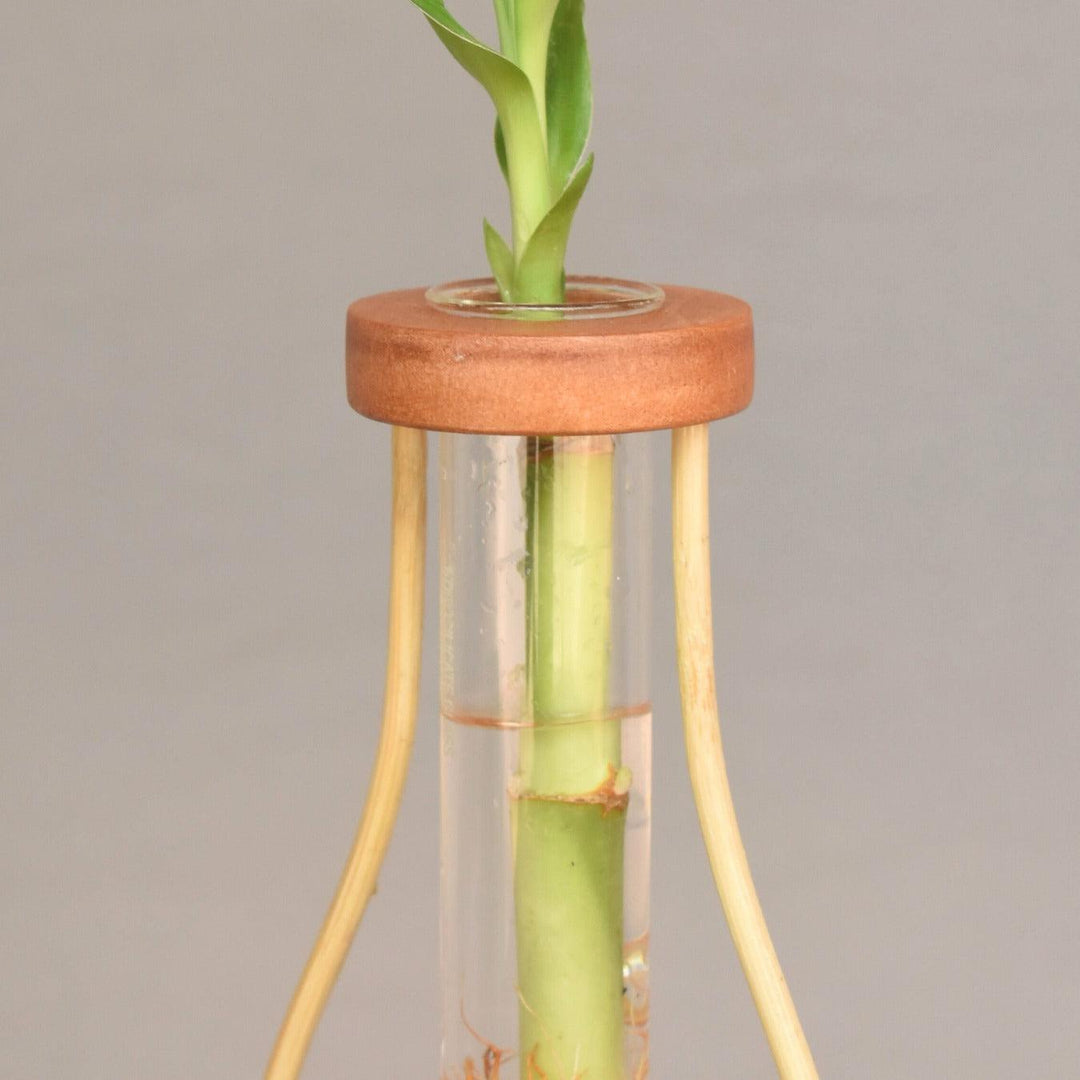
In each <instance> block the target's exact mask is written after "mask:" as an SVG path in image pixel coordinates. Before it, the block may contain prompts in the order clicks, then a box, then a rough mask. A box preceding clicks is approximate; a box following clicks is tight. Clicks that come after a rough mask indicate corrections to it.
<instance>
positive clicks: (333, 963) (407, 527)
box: [265, 427, 427, 1080]
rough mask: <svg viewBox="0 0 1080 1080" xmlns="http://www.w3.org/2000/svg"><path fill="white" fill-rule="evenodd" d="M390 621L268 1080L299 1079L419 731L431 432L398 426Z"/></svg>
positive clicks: (366, 896)
mask: <svg viewBox="0 0 1080 1080" xmlns="http://www.w3.org/2000/svg"><path fill="white" fill-rule="evenodd" d="M392 443H393V451H392V455H393V508H392V511H391V534H392V541H391V542H392V551H391V559H390V621H389V631H388V635H387V637H388V648H387V657H386V684H385V691H384V696H383V720H382V733H381V735H380V737H379V747H378V751H377V752H376V756H375V765H374V768H373V770H372V776H371V782H370V785H369V787H368V794H367V800H366V801H365V803H364V812H363V816H362V818H361V820H360V826H359V828H358V830H357V833H356V838H355V840H354V841H353V847H352V850H351V851H350V852H349V857H348V860H347V862H346V864H345V869H344V871H343V873H342V875H341V880H340V881H339V883H338V887H337V891H336V892H335V894H334V898H333V901H332V902H331V904H330V908H329V910H328V911H327V913H326V918H325V920H324V921H323V925H322V929H321V930H320V931H319V936H318V938H317V939H316V941H315V946H314V948H313V949H312V951H311V956H310V957H309V959H308V962H307V966H306V967H305V968H304V973H303V974H302V975H301V977H300V982H299V984H298V985H297V987H296V991H295V993H294V994H293V998H292V1002H291V1003H290V1005H289V1009H288V1012H287V1013H286V1014H285V1019H284V1021H283V1022H282V1025H281V1030H280V1032H279V1033H278V1037H277V1042H276V1043H275V1045H274V1050H273V1053H272V1054H271V1056H270V1062H269V1064H268V1065H267V1068H266V1073H265V1077H266V1080H295V1078H296V1077H297V1076H299V1074H300V1069H301V1067H302V1066H303V1062H304V1056H305V1055H306V1053H307V1050H308V1046H309V1045H310V1043H311V1038H312V1035H313V1034H314V1032H315V1028H316V1026H317V1024H318V1022H319V1017H320V1016H321V1015H322V1011H323V1007H324V1006H325V1004H326V1001H327V999H328V998H329V996H330V991H331V990H332V989H333V986H334V982H335V981H336V979H337V976H338V972H339V971H340V970H341V966H342V964H343V963H344V962H345V956H346V954H347V953H348V951H349V946H350V945H351V944H352V939H353V936H354V935H355V933H356V929H357V927H358V926H359V925H360V920H361V918H362V917H363V914H364V909H365V908H366V907H367V904H368V901H369V900H370V899H371V897H372V895H373V894H374V892H375V884H376V879H377V878H378V874H379V868H380V867H381V866H382V861H383V856H384V855H385V854H386V848H387V845H388V844H389V842H390V834H391V832H392V831H393V828H394V819H395V818H396V817H397V811H398V806H399V805H400V803H401V793H402V790H403V789H404V786H405V776H406V773H407V772H408V767H409V758H410V756H411V753H412V745H413V736H414V733H415V730H416V709H417V698H418V695H419V684H420V639H421V627H422V622H423V614H424V532H425V486H426V457H427V447H426V437H425V434H424V432H423V431H416V430H413V429H410V428H399V427H395V428H394V429H393V434H392Z"/></svg>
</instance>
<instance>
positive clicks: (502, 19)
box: [495, 0, 517, 60]
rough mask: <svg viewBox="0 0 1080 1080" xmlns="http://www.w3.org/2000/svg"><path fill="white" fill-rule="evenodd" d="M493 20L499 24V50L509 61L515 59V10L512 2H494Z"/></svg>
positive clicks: (509, 0) (507, 0)
mask: <svg viewBox="0 0 1080 1080" xmlns="http://www.w3.org/2000/svg"><path fill="white" fill-rule="evenodd" d="M495 19H496V21H497V22H498V24H499V48H500V49H501V50H502V54H503V56H505V57H508V58H509V59H510V60H514V59H516V57H517V36H516V35H517V32H516V30H515V23H516V21H517V10H516V5H515V3H514V0H495Z"/></svg>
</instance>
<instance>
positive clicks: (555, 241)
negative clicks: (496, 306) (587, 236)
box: [514, 154, 593, 304]
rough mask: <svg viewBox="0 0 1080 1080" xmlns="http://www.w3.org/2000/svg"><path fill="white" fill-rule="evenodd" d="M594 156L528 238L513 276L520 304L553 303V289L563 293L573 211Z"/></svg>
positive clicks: (515, 291)
mask: <svg viewBox="0 0 1080 1080" xmlns="http://www.w3.org/2000/svg"><path fill="white" fill-rule="evenodd" d="M592 169H593V155H592V154H590V155H589V156H588V157H587V158H586V159H585V163H584V164H583V165H582V166H581V168H580V169H579V170H578V171H577V172H576V173H575V174H574V176H573V177H572V178H571V180H570V182H569V183H568V184H567V185H566V187H565V188H564V189H563V193H562V194H561V195H560V196H559V198H558V200H557V201H556V203H555V205H554V206H553V207H552V208H551V210H549V211H548V213H547V215H546V216H545V218H544V219H543V221H541V222H540V224H539V225H538V226H537V227H536V231H535V232H534V233H533V234H532V236H530V237H529V241H528V243H527V244H526V245H525V250H524V252H523V254H522V256H521V258H520V259H519V260H518V265H517V272H516V274H515V275H514V300H515V301H516V302H517V303H519V304H537V303H539V304H545V303H551V298H552V293H553V290H557V291H558V292H561V291H562V290H561V284H562V281H563V262H564V261H565V259H566V244H567V240H568V239H569V237H570V226H571V225H572V224H573V221H574V213H575V211H576V210H577V208H578V203H579V202H581V196H582V195H583V194H584V193H585V186H586V185H587V184H588V182H589V177H590V176H592Z"/></svg>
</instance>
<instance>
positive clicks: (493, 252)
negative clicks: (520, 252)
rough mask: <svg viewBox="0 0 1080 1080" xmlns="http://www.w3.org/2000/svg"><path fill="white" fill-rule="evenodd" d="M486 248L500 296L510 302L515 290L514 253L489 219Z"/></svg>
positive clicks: (485, 225)
mask: <svg viewBox="0 0 1080 1080" xmlns="http://www.w3.org/2000/svg"><path fill="white" fill-rule="evenodd" d="M484 248H485V249H486V250H487V257H488V262H489V263H491V272H492V273H493V274H494V275H495V283H496V284H497V285H498V286H499V295H500V296H501V297H502V298H503V300H506V301H509V300H510V299H512V297H513V290H514V253H513V252H512V251H511V250H510V248H509V246H508V245H507V243H506V241H505V240H504V239H503V238H502V237H501V236H500V235H499V232H498V230H497V229H496V228H495V226H494V225H492V224H491V222H490V221H488V219H487V218H484Z"/></svg>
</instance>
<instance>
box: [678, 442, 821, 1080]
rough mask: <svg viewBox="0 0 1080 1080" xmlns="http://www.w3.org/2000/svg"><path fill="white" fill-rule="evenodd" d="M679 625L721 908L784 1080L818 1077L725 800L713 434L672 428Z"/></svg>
mask: <svg viewBox="0 0 1080 1080" xmlns="http://www.w3.org/2000/svg"><path fill="white" fill-rule="evenodd" d="M671 478H672V523H673V528H674V555H675V622H676V636H677V646H678V659H679V685H680V687H681V690H682V701H683V727H684V734H685V738H686V755H687V758H688V763H689V767H690V781H691V785H692V786H693V789H694V800H695V802H696V803H697V809H698V816H699V817H700V819H701V831H702V834H703V836H704V838H705V847H706V850H707V851H708V854H709V862H710V863H711V864H712V871H713V878H714V879H715V881H716V888H717V891H718V892H719V893H720V901H721V903H722V904H723V907H724V914H725V915H726V917H727V922H728V927H729V928H730V930H731V937H732V939H733V941H734V943H735V949H736V952H737V953H738V955H739V961H740V963H741V964H742V968H743V972H744V973H745V975H746V980H747V982H748V983H749V984H750V993H751V994H752V996H753V998H754V1004H755V1006H756V1007H757V1011H758V1015H759V1016H760V1017H761V1023H762V1026H763V1027H764V1029H765V1037H766V1038H767V1039H768V1042H769V1048H770V1049H771V1050H772V1054H773V1058H774V1059H775V1061H776V1068H777V1071H778V1073H779V1075H780V1077H781V1080H817V1069H816V1068H815V1067H814V1060H813V1057H812V1056H811V1054H810V1047H809V1045H808V1044H807V1041H806V1036H805V1035H804V1034H803V1029H802V1025H801V1024H800V1023H799V1017H798V1015H797V1014H796V1012H795V1004H794V1002H793V1001H792V998H791V992H790V991H789V989H788V986H787V982H786V981H785V979H784V973H783V972H782V971H781V970H780V962H779V960H778V959H777V957H776V950H775V949H774V948H773V944H772V940H771V939H770V937H769V929H768V927H767V926H766V925H765V916H764V915H763V914H762V911H761V904H760V902H759V901H758V898H757V893H756V892H755V890H754V882H753V879H752V877H751V875H750V866H749V863H748V862H747V860H746V852H745V850H744V848H743V843H742V838H741V837H740V835H739V825H738V822H737V820H736V818H735V806H734V804H733V802H732V799H731V788H730V786H729V784H728V778H727V770H726V767H725V765H724V751H723V745H722V743H721V739H720V719H719V711H718V708H717V703H716V673H715V671H714V669H713V629H712V600H711V596H712V594H711V591H710V590H711V585H710V572H709V432H708V428H707V426H705V425H703V424H702V425H698V426H696V427H688V428H678V429H676V430H675V431H674V432H673V433H672V444H671Z"/></svg>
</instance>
